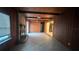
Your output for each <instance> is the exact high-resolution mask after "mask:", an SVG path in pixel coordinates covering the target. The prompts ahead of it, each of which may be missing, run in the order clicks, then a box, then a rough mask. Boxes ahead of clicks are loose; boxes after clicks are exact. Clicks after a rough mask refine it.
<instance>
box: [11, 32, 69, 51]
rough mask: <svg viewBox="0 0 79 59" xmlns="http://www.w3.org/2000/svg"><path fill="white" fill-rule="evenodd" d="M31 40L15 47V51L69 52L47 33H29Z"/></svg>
mask: <svg viewBox="0 0 79 59" xmlns="http://www.w3.org/2000/svg"><path fill="white" fill-rule="evenodd" d="M28 35H29V39H28V41H27V42H26V43H24V44H19V45H17V46H16V47H14V48H13V49H12V50H14V51H68V50H69V49H67V48H65V47H64V46H63V45H62V44H61V43H60V42H58V41H57V40H55V39H53V38H51V37H49V36H48V35H47V34H45V33H29V34H28Z"/></svg>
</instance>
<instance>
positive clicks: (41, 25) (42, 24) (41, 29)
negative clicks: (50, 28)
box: [40, 22, 45, 32]
mask: <svg viewBox="0 0 79 59" xmlns="http://www.w3.org/2000/svg"><path fill="white" fill-rule="evenodd" d="M44 24H45V23H44V22H41V23H40V32H44Z"/></svg>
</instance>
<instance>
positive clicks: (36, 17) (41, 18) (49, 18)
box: [26, 17, 53, 19]
mask: <svg viewBox="0 0 79 59" xmlns="http://www.w3.org/2000/svg"><path fill="white" fill-rule="evenodd" d="M26 18H27V19H28V18H37V19H38V17H26ZM39 19H53V18H46V17H41V18H39Z"/></svg>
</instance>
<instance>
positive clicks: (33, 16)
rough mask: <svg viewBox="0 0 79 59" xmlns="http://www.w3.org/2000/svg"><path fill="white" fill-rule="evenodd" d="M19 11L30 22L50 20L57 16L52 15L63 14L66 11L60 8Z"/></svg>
mask: <svg viewBox="0 0 79 59" xmlns="http://www.w3.org/2000/svg"><path fill="white" fill-rule="evenodd" d="M19 10H20V11H22V12H23V13H24V14H25V16H26V18H27V19H28V20H38V19H39V18H40V20H49V19H53V18H54V16H55V15H53V14H51V13H54V14H55V13H63V12H64V10H65V9H64V8H59V7H58V8H57V7H21V8H19ZM29 12H31V13H29ZM34 12H35V13H34ZM36 12H37V13H36Z"/></svg>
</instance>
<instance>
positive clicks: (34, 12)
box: [19, 11, 63, 15]
mask: <svg viewBox="0 0 79 59" xmlns="http://www.w3.org/2000/svg"><path fill="white" fill-rule="evenodd" d="M19 12H20V13H33V14H49V15H62V14H63V13H49V12H36V11H19Z"/></svg>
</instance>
